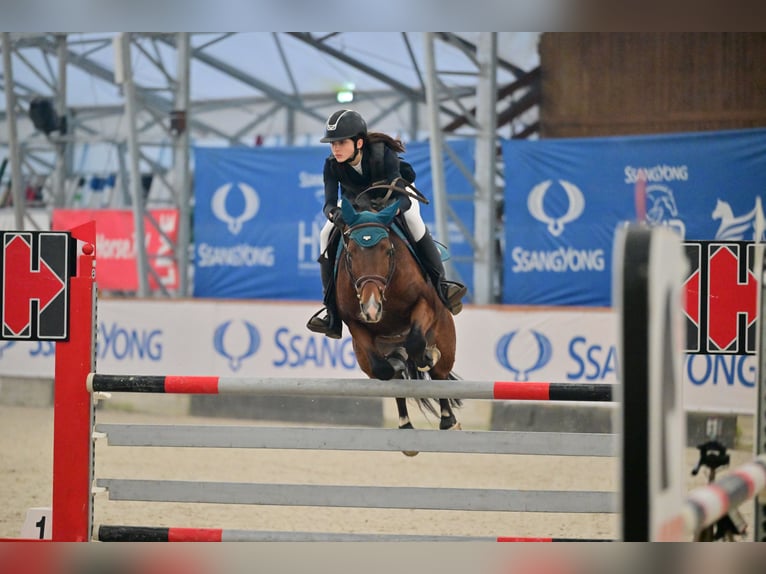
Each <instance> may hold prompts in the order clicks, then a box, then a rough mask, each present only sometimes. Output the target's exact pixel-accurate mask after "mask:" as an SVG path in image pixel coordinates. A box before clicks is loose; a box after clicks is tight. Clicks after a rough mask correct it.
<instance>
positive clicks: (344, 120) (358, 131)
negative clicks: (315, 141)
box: [319, 110, 367, 143]
mask: <svg viewBox="0 0 766 574" xmlns="http://www.w3.org/2000/svg"><path fill="white" fill-rule="evenodd" d="M366 135H367V122H365V121H364V118H363V117H362V116H360V115H359V113H358V112H355V111H354V110H338V111H337V112H333V113H332V115H330V117H329V118H327V123H326V124H325V131H324V137H323V138H322V139H321V140H319V141H321V142H322V143H330V142H336V141H340V140H346V139H351V140H356V139H358V138H363V137H365V136H366Z"/></svg>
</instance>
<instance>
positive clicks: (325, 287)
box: [306, 256, 343, 339]
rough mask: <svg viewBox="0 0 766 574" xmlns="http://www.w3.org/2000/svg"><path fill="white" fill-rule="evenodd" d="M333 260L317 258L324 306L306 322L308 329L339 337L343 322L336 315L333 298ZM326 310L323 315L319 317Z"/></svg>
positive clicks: (336, 305)
mask: <svg viewBox="0 0 766 574" xmlns="http://www.w3.org/2000/svg"><path fill="white" fill-rule="evenodd" d="M333 265H334V262H333V261H331V260H330V259H328V258H327V257H324V256H322V257H320V258H319V269H320V271H321V272H322V291H323V292H324V304H325V306H324V307H323V308H321V309H320V310H319V311H317V312H316V313H314V315H313V316H312V317H311V319H309V322H308V323H306V326H307V327H308V328H309V330H310V331H314V332H315V333H322V334H324V335H326V336H327V337H330V339H340V338H341V337H342V336H343V322H342V321H341V320H340V318H339V317H338V303H337V301H336V299H335V281H334V280H333ZM322 311H326V313H325V315H324V317H320V316H319V315H321V314H322Z"/></svg>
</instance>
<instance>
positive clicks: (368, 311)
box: [361, 297, 382, 323]
mask: <svg viewBox="0 0 766 574" xmlns="http://www.w3.org/2000/svg"><path fill="white" fill-rule="evenodd" d="M361 307H362V317H364V320H365V321H366V322H368V323H377V322H379V321H380V318H381V316H382V313H381V311H382V306H381V304H380V302H379V301H377V300H376V299H375V297H369V298H368V299H365V300H363V301H362V302H361Z"/></svg>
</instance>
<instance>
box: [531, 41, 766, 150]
mask: <svg viewBox="0 0 766 574" xmlns="http://www.w3.org/2000/svg"><path fill="white" fill-rule="evenodd" d="M540 65H541V68H542V103H541V107H540V136H541V137H584V136H606V135H626V134H647V133H668V132H688V131H703V130H719V129H738V128H752V127H763V126H766V34H765V33H755V32H754V33H739V32H704V33H694V32H678V33H659V32H640V33H607V32H604V33H574V32H573V33H558V32H548V33H545V34H543V35H542V37H541V39H540Z"/></svg>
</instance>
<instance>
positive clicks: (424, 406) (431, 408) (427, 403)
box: [417, 371, 463, 418]
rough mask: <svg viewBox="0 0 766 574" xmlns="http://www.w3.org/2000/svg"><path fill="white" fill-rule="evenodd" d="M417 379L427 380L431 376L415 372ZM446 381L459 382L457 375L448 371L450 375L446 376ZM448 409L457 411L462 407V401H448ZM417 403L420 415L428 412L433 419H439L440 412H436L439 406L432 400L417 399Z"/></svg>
mask: <svg viewBox="0 0 766 574" xmlns="http://www.w3.org/2000/svg"><path fill="white" fill-rule="evenodd" d="M417 378H418V379H420V380H421V381H425V380H429V379H430V378H431V376H430V375H429V374H428V373H427V372H425V371H417ZM447 379H448V380H450V381H459V380H461V379H460V377H459V376H458V375H456V374H455V373H454V372H452V371H450V374H449V375H447ZM448 400H449V404H450V407H452V408H453V409H457V408H460V407H462V406H463V401H462V399H448ZM417 401H418V407H420V411H421V412H422V413H424V414H425V413H426V411H428V412H429V413H431V414H432V415H434V416H435V417H437V418H439V417H441V412H440V411H439V410H438V406H439V404H438V403H437V402H436V401H434V400H433V399H425V398H423V399H417Z"/></svg>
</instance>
